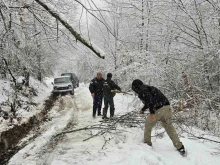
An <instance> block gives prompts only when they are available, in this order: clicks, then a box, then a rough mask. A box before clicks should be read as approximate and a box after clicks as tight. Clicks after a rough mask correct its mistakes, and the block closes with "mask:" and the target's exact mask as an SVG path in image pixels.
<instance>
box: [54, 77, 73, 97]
mask: <svg viewBox="0 0 220 165" xmlns="http://www.w3.org/2000/svg"><path fill="white" fill-rule="evenodd" d="M52 84H53V93H65V92H69V93H70V94H71V95H73V94H74V88H73V84H72V82H71V80H70V77H69V76H61V77H56V78H54V83H52Z"/></svg>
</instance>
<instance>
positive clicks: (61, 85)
mask: <svg viewBox="0 0 220 165" xmlns="http://www.w3.org/2000/svg"><path fill="white" fill-rule="evenodd" d="M68 85H71V86H72V83H58V84H54V86H56V87H66V86H68Z"/></svg>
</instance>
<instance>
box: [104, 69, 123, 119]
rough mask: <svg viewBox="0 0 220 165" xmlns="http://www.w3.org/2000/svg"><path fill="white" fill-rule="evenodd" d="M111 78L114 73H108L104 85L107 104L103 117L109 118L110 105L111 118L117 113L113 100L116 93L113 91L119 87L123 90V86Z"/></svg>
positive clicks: (105, 102)
mask: <svg viewBox="0 0 220 165" xmlns="http://www.w3.org/2000/svg"><path fill="white" fill-rule="evenodd" d="M111 78H112V74H111V73H108V74H107V79H106V80H105V82H104V85H103V94H104V104H105V107H104V108H103V117H102V118H103V119H108V118H107V111H108V105H109V106H110V117H111V118H112V117H113V116H114V113H115V107H114V100H113V97H114V95H115V93H114V92H112V90H115V89H117V90H119V91H121V88H120V87H119V86H118V85H117V84H115V82H114V81H112V80H111Z"/></svg>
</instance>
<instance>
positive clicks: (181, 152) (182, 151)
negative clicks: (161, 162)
mask: <svg viewBox="0 0 220 165" xmlns="http://www.w3.org/2000/svg"><path fill="white" fill-rule="evenodd" d="M177 150H178V151H179V153H180V154H181V155H185V154H186V150H185V148H184V145H182V147H180V148H179V149H177Z"/></svg>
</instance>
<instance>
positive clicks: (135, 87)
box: [132, 79, 144, 93]
mask: <svg viewBox="0 0 220 165" xmlns="http://www.w3.org/2000/svg"><path fill="white" fill-rule="evenodd" d="M143 84H144V83H143V82H142V81H141V80H139V79H135V80H134V81H133V82H132V90H133V91H135V92H136V93H138V91H139V89H140V86H141V85H143Z"/></svg>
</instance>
